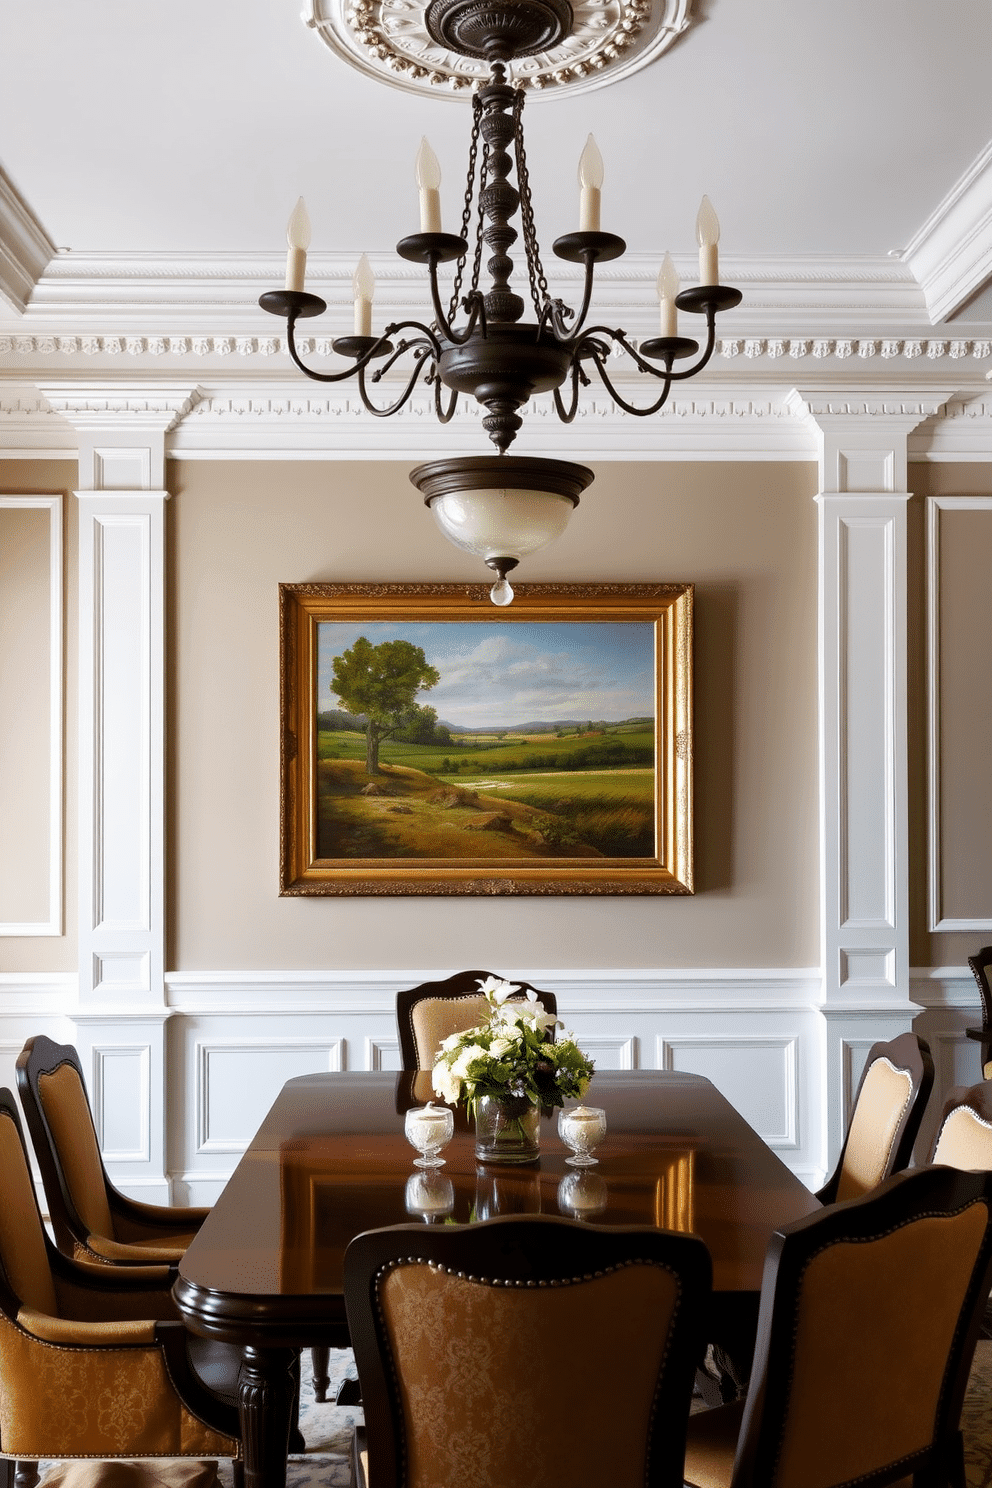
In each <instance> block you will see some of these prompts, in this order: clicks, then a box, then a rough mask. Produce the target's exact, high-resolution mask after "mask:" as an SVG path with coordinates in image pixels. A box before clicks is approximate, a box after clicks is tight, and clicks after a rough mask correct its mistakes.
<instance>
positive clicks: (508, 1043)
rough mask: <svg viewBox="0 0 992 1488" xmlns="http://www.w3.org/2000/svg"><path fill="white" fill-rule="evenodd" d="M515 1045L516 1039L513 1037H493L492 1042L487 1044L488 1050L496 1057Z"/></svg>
mask: <svg viewBox="0 0 992 1488" xmlns="http://www.w3.org/2000/svg"><path fill="white" fill-rule="evenodd" d="M515 1047H516V1041H515V1040H514V1039H508V1038H494V1039H493V1041H492V1043H491V1044H490V1045H489V1052H490V1054H492V1055H493V1056H494V1057H495V1058H496V1059H499V1058H500V1056H501V1055H503V1054H505V1053H506V1052H507V1050H508V1049H513V1048H515Z"/></svg>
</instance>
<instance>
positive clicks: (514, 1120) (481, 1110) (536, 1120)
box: [475, 1095, 541, 1163]
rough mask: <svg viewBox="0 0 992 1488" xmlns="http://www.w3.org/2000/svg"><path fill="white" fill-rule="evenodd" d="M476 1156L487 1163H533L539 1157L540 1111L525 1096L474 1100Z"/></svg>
mask: <svg viewBox="0 0 992 1488" xmlns="http://www.w3.org/2000/svg"><path fill="white" fill-rule="evenodd" d="M475 1155H476V1158H477V1159H478V1161H479V1162H486V1163H528V1162H536V1161H537V1159H538V1158H539V1157H540V1155H541V1108H540V1107H539V1106H535V1105H534V1103H533V1101H529V1100H527V1098H526V1097H525V1096H503V1095H479V1096H476V1098H475Z"/></svg>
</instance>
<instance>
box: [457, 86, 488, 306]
mask: <svg viewBox="0 0 992 1488" xmlns="http://www.w3.org/2000/svg"><path fill="white" fill-rule="evenodd" d="M481 123H482V100H481V98H480V97H479V95H478V93H474V94H473V95H472V137H471V139H470V140H469V147H468V176H467V179H466V182H465V201H464V203H463V205H462V225H461V233H460V236H461V238H462V239H463V241H464V242H465V243H466V244H467V243H468V241H469V236H468V234H469V228H470V227H471V225H472V199H473V193H474V189H475V172H476V165H477V162H478V156H479V128H480V125H481ZM485 176H486V170H485V158H483V168H482V179H481V180H480V182H479V185H480V196H481V194H482V193H481V188H483V187H484V186H485V184H486V181H485ZM479 216H480V226H481V217H482V214H481V209H480V214H479ZM467 254H468V249H467V247H466V251H465V253H463V254H462V256H461V258H459V260H458V263H457V265H456V267H455V278H454V283H453V284H452V286H451V300H450V301H449V304H448V320H449V322H453V321H454V318H455V315H456V313H457V310H458V304H459V300H460V298H461V292H462V278H463V275H464V272H465V259H466V257H467ZM481 263H482V251H481V243H479V242H477V244H476V251H475V262H474V265H473V269H472V283H471V285H470V286H469V287H470V288H471V289H478V287H479V269H480V267H481Z"/></svg>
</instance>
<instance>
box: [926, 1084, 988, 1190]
mask: <svg viewBox="0 0 992 1488" xmlns="http://www.w3.org/2000/svg"><path fill="white" fill-rule="evenodd" d="M929 1161H930V1162H931V1163H942V1164H944V1166H946V1167H948V1168H962V1169H964V1170H965V1171H967V1172H978V1173H988V1172H992V1082H990V1081H988V1080H983V1081H982V1082H981V1084H979V1085H969V1086H964V1085H959V1086H958V1087H957V1088H956V1089H954V1090H952V1091H951V1092H950V1093H949V1095H948V1097H947V1100H946V1101H945V1102H944V1109H943V1111H942V1112H941V1113H940V1121H939V1122H938V1124H937V1133H936V1135H935V1137H934V1139H933V1145H932V1146H931V1149H930V1157H929Z"/></svg>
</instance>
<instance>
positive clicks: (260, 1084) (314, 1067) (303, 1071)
mask: <svg viewBox="0 0 992 1488" xmlns="http://www.w3.org/2000/svg"><path fill="white" fill-rule="evenodd" d="M194 1059H195V1067H196V1155H197V1156H201V1155H203V1154H204V1153H226V1154H237V1153H241V1152H243V1151H244V1150H245V1148H246V1147H247V1146H248V1143H249V1142H250V1141H251V1139H252V1137H253V1136H254V1134H255V1132H256V1131H257V1130H258V1127H259V1126H260V1125H261V1122H262V1120H263V1118H264V1116H265V1114H266V1112H267V1111H268V1110H269V1108H270V1106H271V1105H272V1103H273V1101H274V1100H275V1098H276V1096H277V1095H278V1094H279V1092H280V1090H281V1089H282V1087H283V1086H284V1085H285V1083H286V1081H287V1080H292V1079H294V1078H295V1077H296V1076H297V1075H312V1074H317V1073H326V1072H327V1071H329V1070H339V1069H340V1068H341V1041H340V1040H339V1039H323V1038H320V1037H312V1038H298V1039H290V1038H283V1037H275V1038H272V1039H245V1038H229V1039H218V1040H216V1041H215V1040H212V1039H211V1040H202V1041H201V1040H197V1042H196V1045H195V1052H194Z"/></svg>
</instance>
